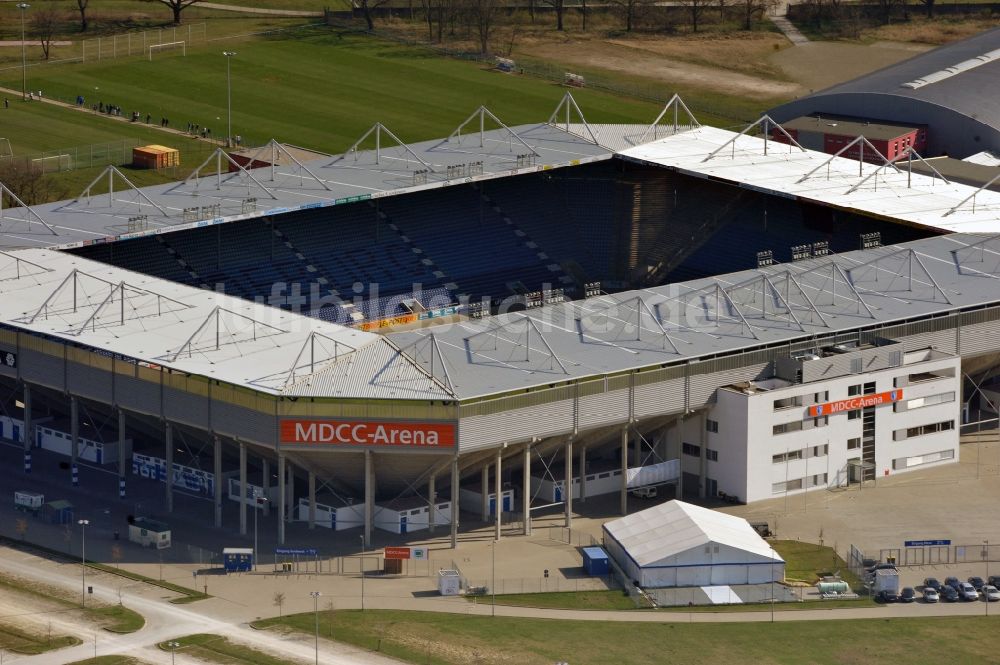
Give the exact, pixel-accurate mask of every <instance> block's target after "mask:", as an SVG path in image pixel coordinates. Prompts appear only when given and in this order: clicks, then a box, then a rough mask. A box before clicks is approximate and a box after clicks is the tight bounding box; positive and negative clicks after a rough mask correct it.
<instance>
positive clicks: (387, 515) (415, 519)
mask: <svg viewBox="0 0 1000 665" xmlns="http://www.w3.org/2000/svg"><path fill="white" fill-rule="evenodd" d="M430 515H431V510H430V506H429V505H428V504H427V499H425V498H423V497H421V496H409V497H406V498H403V499H394V500H392V501H388V502H386V503H379V504H375V527H376V528H378V529H382V530H383V531H391V532H392V533H400V534H402V533H412V532H414V531H423V530H424V529H427V528H429V527H430ZM434 524H435V525H441V524H451V502H450V501H443V502H441V503H437V504H435V505H434Z"/></svg>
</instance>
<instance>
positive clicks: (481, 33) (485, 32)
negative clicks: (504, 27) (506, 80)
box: [470, 0, 503, 55]
mask: <svg viewBox="0 0 1000 665" xmlns="http://www.w3.org/2000/svg"><path fill="white" fill-rule="evenodd" d="M471 2H472V6H471V7H470V9H471V12H472V21H473V23H474V24H475V27H476V34H477V36H478V37H479V52H480V53H482V54H483V55H487V54H489V52H490V37H491V36H492V34H493V29H494V28H495V27H496V19H497V17H498V16H499V15H500V12H501V10H502V9H503V0H471Z"/></svg>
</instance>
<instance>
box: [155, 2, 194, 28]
mask: <svg viewBox="0 0 1000 665" xmlns="http://www.w3.org/2000/svg"><path fill="white" fill-rule="evenodd" d="M147 2H159V3H160V4H163V5H166V6H167V7H170V11H171V12H173V14H174V23H175V24H178V25H180V22H181V12H183V11H184V10H185V9H187V8H188V7H190V6H191V5H194V4H197V3H199V2H201V0H147Z"/></svg>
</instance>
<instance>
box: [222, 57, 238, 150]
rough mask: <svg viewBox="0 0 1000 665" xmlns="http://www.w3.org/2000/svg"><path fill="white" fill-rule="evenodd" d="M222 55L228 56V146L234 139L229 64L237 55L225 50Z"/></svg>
mask: <svg viewBox="0 0 1000 665" xmlns="http://www.w3.org/2000/svg"><path fill="white" fill-rule="evenodd" d="M222 55H224V56H226V115H227V120H228V122H227V129H226V146H231V145H232V141H233V85H232V77H231V76H230V67H229V65H230V63H231V62H232V60H233V56H234V55H236V51H223V52H222Z"/></svg>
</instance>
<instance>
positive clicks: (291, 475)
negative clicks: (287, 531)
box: [283, 460, 295, 522]
mask: <svg viewBox="0 0 1000 665" xmlns="http://www.w3.org/2000/svg"><path fill="white" fill-rule="evenodd" d="M285 473H286V474H287V475H288V477H287V478H285V512H284V513H283V514H284V516H285V521H286V522H294V521H295V467H293V466H292V463H291V462H289V461H288V460H285Z"/></svg>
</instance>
